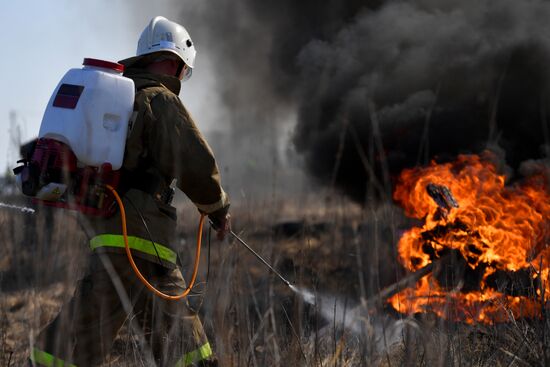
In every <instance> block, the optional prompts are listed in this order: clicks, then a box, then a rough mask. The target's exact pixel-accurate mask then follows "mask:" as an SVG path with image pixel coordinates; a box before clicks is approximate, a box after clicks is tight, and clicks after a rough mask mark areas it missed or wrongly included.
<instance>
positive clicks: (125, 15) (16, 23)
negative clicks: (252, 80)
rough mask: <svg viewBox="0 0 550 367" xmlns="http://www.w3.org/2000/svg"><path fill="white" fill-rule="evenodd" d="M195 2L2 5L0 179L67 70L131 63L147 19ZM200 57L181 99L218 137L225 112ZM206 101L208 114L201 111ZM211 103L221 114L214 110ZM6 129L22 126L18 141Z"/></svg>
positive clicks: (203, 52)
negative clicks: (92, 61)
mask: <svg viewBox="0 0 550 367" xmlns="http://www.w3.org/2000/svg"><path fill="white" fill-rule="evenodd" d="M193 1H197V0H190V1H186V2H182V1H179V2H175V1H163V0H156V1H146V0H94V1H86V2H84V1H74V0H50V1H39V0H32V1H6V0H4V1H2V8H1V11H0V24H2V25H3V28H4V30H5V31H4V32H2V33H0V44H2V49H3V51H2V57H0V70H2V71H3V73H2V84H3V88H0V173H4V172H5V171H6V169H11V168H13V167H14V166H15V165H16V163H15V161H16V160H17V158H18V155H17V152H16V151H15V149H14V145H13V143H12V142H11V140H12V139H10V135H12V136H15V138H16V140H17V137H18V136H19V139H18V140H21V141H23V142H25V141H27V140H30V139H31V138H33V137H36V136H37V135H38V131H39V128H40V122H41V120H42V115H43V113H44V109H45V107H46V105H47V103H48V100H49V98H50V96H51V93H52V92H53V90H54V88H55V87H56V85H57V83H58V82H59V80H60V79H61V78H62V77H63V75H64V74H65V72H66V71H67V70H69V69H71V68H79V67H81V65H82V60H83V59H84V58H85V57H92V58H98V59H104V60H110V61H116V60H120V59H124V58H126V57H129V56H133V55H134V54H135V50H136V45H137V40H138V38H139V35H140V34H141V32H142V30H143V29H144V28H145V26H146V25H147V24H148V22H149V20H150V19H151V18H153V17H154V16H156V15H163V16H166V17H167V18H169V19H170V15H171V14H172V15H174V19H175V18H176V17H177V16H179V15H180V14H182V13H184V7H185V6H186V4H189V3H191V5H192V3H193ZM176 14H177V15H176ZM6 30H7V31H6ZM189 32H190V33H191V37H193V32H192V30H189ZM197 50H198V52H197V63H196V68H195V70H194V73H193V77H192V78H191V80H190V81H188V82H186V83H184V84H183V86H182V92H181V94H180V98H181V99H182V100H183V102H184V104H185V105H186V107H187V108H188V109H189V110H190V112H191V114H192V115H193V116H194V117H195V120H196V122H197V125H198V126H199V128H200V129H201V130H202V131H203V132H205V133H206V134H208V132H209V131H214V130H220V129H222V130H223V127H221V126H219V125H217V123H216V121H217V118H218V116H219V114H220V113H222V112H223V106H222V104H221V103H217V102H216V98H217V97H216V95H215V94H213V93H212V91H213V90H214V89H215V87H216V84H215V83H216V81H215V80H214V78H213V77H212V73H209V72H208V70H209V68H211V67H212V65H209V63H208V62H209V58H208V57H207V55H208V50H207V49H205V48H203V49H201V45H197ZM206 99H208V100H209V103H210V104H209V108H206V107H205V106H204V103H202V101H204V100H206ZM213 102H214V104H215V105H216V106H218V107H216V108H212V103H213ZM10 121H14V122H15V123H16V124H17V125H18V126H19V131H20V133H19V134H16V133H14V129H13V128H11V129H10V125H12V124H11V123H10Z"/></svg>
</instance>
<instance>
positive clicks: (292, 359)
mask: <svg viewBox="0 0 550 367" xmlns="http://www.w3.org/2000/svg"><path fill="white" fill-rule="evenodd" d="M332 197H333V199H332V200H330V201H326V200H324V201H322V202H319V201H318V200H315V199H314V198H308V197H303V198H300V199H299V200H287V201H284V202H282V201H276V200H265V201H261V200H258V201H256V202H253V201H247V202H245V205H238V204H236V205H234V206H233V211H232V213H233V218H234V221H233V227H234V229H235V231H236V232H238V233H239V234H240V235H241V236H242V237H243V238H245V239H246V240H247V241H248V242H249V244H250V245H251V246H253V247H254V248H255V249H256V250H257V251H258V252H259V253H260V254H262V256H265V258H266V259H267V260H268V261H269V262H270V263H271V264H273V265H274V266H275V267H276V268H277V269H279V270H280V271H281V273H282V274H283V275H284V276H285V277H287V278H288V279H289V280H290V281H291V282H292V283H293V284H296V285H297V286H298V287H300V288H301V289H304V290H309V291H311V292H312V293H313V294H314V295H315V297H316V301H317V302H316V303H315V304H313V305H312V304H309V303H308V302H305V301H304V299H302V297H300V296H299V295H298V294H296V293H294V292H292V291H291V290H290V289H289V288H288V287H287V286H286V285H285V284H284V283H282V282H280V281H279V280H278V278H276V277H274V276H273V274H270V273H269V272H268V270H267V269H266V268H265V267H263V266H262V265H261V264H260V263H259V262H258V261H257V260H256V259H255V258H254V257H252V256H251V255H250V254H249V253H248V252H247V251H246V250H245V249H244V248H243V247H241V246H240V245H239V244H238V243H236V242H235V241H228V242H225V243H219V242H217V241H216V240H212V243H211V248H210V265H209V266H208V261H207V253H208V245H207V243H208V241H205V242H206V243H205V246H204V248H203V249H204V250H203V256H202V264H201V268H200V277H199V284H198V285H197V288H196V289H197V291H200V292H202V294H201V295H195V296H192V297H190V298H189V302H190V304H191V305H192V306H193V307H195V308H196V309H197V310H198V311H199V313H200V315H201V318H202V320H203V323H204V326H205V328H206V331H207V333H208V335H209V338H210V341H211V343H212V344H213V346H214V350H215V352H216V354H217V356H218V358H219V360H220V362H221V365H222V366H547V365H549V363H550V339H549V334H550V319H549V318H548V316H547V315H548V311H549V309H548V307H547V306H548V304H546V308H543V314H542V315H541V318H540V319H531V320H527V319H513V318H510V320H509V322H506V323H501V324H497V325H485V324H474V325H468V324H465V323H456V322H455V323H451V322H448V321H445V320H443V319H440V318H437V317H436V316H435V315H433V314H430V313H425V314H421V315H400V314H398V313H396V312H395V311H393V310H392V309H391V308H390V307H389V306H388V305H386V304H383V303H378V304H377V305H375V306H374V307H370V308H368V309H367V308H365V307H363V306H362V304H364V302H365V300H366V299H368V298H369V297H371V296H372V295H375V294H376V293H378V292H379V291H380V289H382V288H383V287H385V286H387V285H390V284H392V283H393V282H395V281H396V280H397V279H399V278H401V277H403V276H404V275H405V271H404V270H403V269H402V268H401V267H400V265H399V264H398V262H397V260H396V258H397V256H396V252H395V251H396V249H395V244H396V242H397V240H398V238H399V235H400V234H401V233H402V231H403V230H404V229H406V228H407V226H408V225H410V223H409V222H408V220H407V219H406V218H405V217H404V216H403V214H402V213H401V210H400V209H399V208H396V207H394V206H392V205H385V206H379V207H376V208H372V209H361V208H359V207H358V206H356V205H355V204H353V203H350V202H348V201H346V200H345V199H343V198H340V197H338V196H332ZM335 197H336V198H337V199H334V198H335ZM9 200H10V199H9V198H5V200H3V201H9ZM179 209H180V217H181V220H180V223H181V226H180V227H179V230H178V233H179V238H180V239H181V243H182V253H181V255H182V259H183V263H184V265H185V269H184V275H185V274H186V272H189V271H190V266H191V261H192V260H191V259H192V256H193V254H192V251H193V247H194V236H195V235H194V233H195V226H196V222H197V220H198V216H197V215H195V211H194V209H193V208H192V207H191V206H190V205H189V204H188V203H184V204H181V205H179ZM273 213H277V214H276V215H273ZM0 230H1V235H2V238H3V239H4V241H3V245H2V247H1V248H0V254H1V256H0V286H1V288H0V292H1V298H0V365H2V366H19V365H21V364H22V363H23V362H24V360H25V358H26V355H27V353H28V350H29V345H30V340H31V338H32V336H33V335H36V334H37V333H38V332H39V330H40V329H41V328H43V327H45V326H46V325H47V323H48V322H49V321H50V320H51V319H52V318H53V317H54V316H55V315H56V313H57V312H58V310H59V308H60V307H61V305H62V303H63V302H65V301H67V300H68V299H69V298H70V296H71V294H72V292H73V291H74V286H75V282H76V280H77V279H78V276H79V275H80V274H81V273H82V269H83V267H84V265H85V261H86V254H87V249H86V235H85V233H84V232H83V231H82V229H81V227H80V226H79V224H78V221H77V219H76V217H75V215H74V213H71V212H64V211H61V210H56V211H53V212H50V211H48V210H39V211H38V212H37V213H36V214H35V215H28V214H23V213H20V212H17V211H15V210H3V211H1V212H0ZM205 235H207V233H205ZM189 252H191V253H189ZM208 269H209V270H210V271H209V279H208V284H207V285H206V284H205V283H204V282H205V280H206V273H207V270H208ZM545 297H547V296H545ZM139 337H140V336H139V335H138V334H136V332H135V331H134V330H132V328H130V327H128V326H127V324H125V326H124V327H123V329H122V330H121V331H120V333H119V337H118V339H117V340H116V341H115V344H114V346H113V351H112V353H111V355H110V357H109V360H108V361H106V362H105V364H104V366H139V365H147V364H146V362H145V360H144V359H143V358H142V356H141V355H140V350H139V348H138V347H137V345H139V343H137V340H139Z"/></svg>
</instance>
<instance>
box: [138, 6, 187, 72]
mask: <svg viewBox="0 0 550 367" xmlns="http://www.w3.org/2000/svg"><path fill="white" fill-rule="evenodd" d="M162 51H166V52H171V53H173V54H175V55H177V56H178V57H179V58H180V59H181V60H182V61H183V62H185V64H186V65H187V66H188V67H189V71H191V69H192V68H193V67H194V66H195V56H196V55H197V51H196V49H195V45H194V44H193V41H192V40H191V37H190V36H189V33H188V32H187V30H186V29H185V28H184V27H183V26H181V25H179V24H178V23H175V22H172V21H170V20H168V19H166V18H165V17H161V16H157V17H154V18H153V19H151V22H149V25H148V26H147V27H145V29H144V30H143V32H142V33H141V36H140V37H139V41H138V46H137V52H136V56H143V55H147V54H151V53H153V52H162ZM189 76H190V75H189Z"/></svg>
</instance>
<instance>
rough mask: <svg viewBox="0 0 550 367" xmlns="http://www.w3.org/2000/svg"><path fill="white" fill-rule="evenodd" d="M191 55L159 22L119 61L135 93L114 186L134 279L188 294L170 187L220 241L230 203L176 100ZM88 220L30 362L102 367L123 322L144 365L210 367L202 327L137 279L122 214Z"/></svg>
mask: <svg viewBox="0 0 550 367" xmlns="http://www.w3.org/2000/svg"><path fill="white" fill-rule="evenodd" d="M195 55H196V50H195V46H194V44H193V41H192V40H191V38H190V36H189V34H188V33H187V31H186V30H185V28H184V27H182V26H181V25H179V24H177V23H174V22H172V21H169V20H168V19H166V18H164V17H160V16H158V17H155V18H154V19H152V20H151V22H150V23H149V25H148V26H147V27H146V28H145V30H144V31H143V33H142V34H141V36H140V38H139V42H138V47H137V54H136V56H135V57H131V58H128V59H125V60H122V61H120V63H121V64H123V65H124V66H125V73H124V75H125V76H126V77H128V78H131V79H133V81H134V83H135V87H136V95H135V104H134V114H133V117H132V120H131V122H130V130H129V133H128V138H127V143H126V151H125V155H124V163H123V167H122V180H121V183H120V185H119V187H118V191H119V194H121V196H122V197H123V203H124V206H125V207H126V219H127V226H128V236H129V246H130V248H131V249H132V254H133V256H134V258H135V261H136V264H137V266H138V268H139V269H140V271H141V273H142V274H143V275H144V276H145V277H146V278H147V279H148V281H149V282H151V283H152V284H153V285H154V286H155V287H156V288H158V289H159V290H161V291H163V292H165V293H169V294H178V293H181V290H182V289H183V288H185V282H184V279H183V277H182V275H181V272H180V270H179V269H178V267H177V256H176V252H175V247H174V243H175V241H174V240H175V227H176V221H177V219H176V210H175V208H174V207H173V206H171V200H172V197H173V189H172V187H171V186H173V185H171V184H173V183H174V182H175V184H176V185H177V187H178V188H179V189H181V190H182V191H183V192H184V193H185V194H186V195H187V196H188V197H189V198H190V199H191V201H193V203H194V204H195V205H196V206H197V208H198V210H199V211H200V212H202V213H204V214H207V215H208V217H209V219H210V220H211V221H212V222H213V223H214V228H216V229H217V237H218V238H219V239H223V238H224V236H225V235H226V234H227V232H228V231H229V214H228V208H229V199H228V196H227V195H226V194H225V192H224V191H223V189H222V187H221V184H220V176H219V172H218V168H217V165H216V161H215V159H214V156H213V154H212V151H211V149H210V148H209V146H208V144H207V143H206V141H205V140H204V138H203V136H202V135H201V133H200V132H199V130H198V129H197V127H196V125H195V123H194V122H193V119H192V118H191V116H190V115H189V113H188V112H187V110H186V109H185V107H184V106H183V105H182V103H181V101H180V99H179V98H178V94H179V92H180V87H181V81H183V80H187V79H189V78H190V77H191V73H192V70H193V67H194V62H195ZM86 221H87V223H88V225H89V227H90V228H91V229H93V233H94V235H93V237H92V238H91V239H90V247H91V250H92V254H91V256H90V257H91V258H90V262H89V265H88V268H87V272H86V275H85V276H84V278H83V279H81V280H80V281H79V282H78V284H77V288H76V291H75V294H74V296H73V298H72V300H71V301H70V302H69V303H68V304H66V305H65V306H63V308H62V310H61V312H60V313H59V315H58V316H57V317H56V318H55V320H54V321H53V322H52V323H51V324H50V325H48V326H47V328H46V329H45V330H44V331H43V332H41V333H40V335H39V336H38V337H37V339H36V342H35V343H34V345H33V346H32V350H31V361H32V364H33V365H36V366H79V367H81V366H92V365H96V364H99V363H101V362H102V361H103V360H104V359H105V357H106V356H107V355H108V354H109V352H110V350H111V347H112V344H113V341H114V339H115V337H116V335H117V333H118V331H119V329H120V328H121V326H122V325H123V323H125V322H126V323H128V324H129V326H130V327H131V329H132V330H134V331H135V330H138V331H139V333H140V334H141V339H140V340H141V341H142V343H141V344H140V349H141V351H142V355H143V357H142V358H143V361H145V364H146V365H149V364H156V365H159V366H181V367H182V366H213V365H216V364H217V362H216V359H215V357H214V355H213V351H212V347H211V345H210V344H209V342H208V340H207V338H206V335H205V333H204V330H203V327H202V324H201V322H200V320H199V318H198V316H197V315H196V314H195V313H194V312H193V311H191V310H190V308H189V307H188V305H187V303H186V302H184V301H171V300H164V299H161V298H159V297H157V296H155V295H154V294H152V293H151V292H150V291H149V290H148V289H146V288H145V286H144V285H143V284H142V283H141V282H140V280H138V278H137V277H136V275H135V274H134V272H133V270H132V268H131V267H130V265H129V262H128V259H127V257H126V255H125V252H124V241H123V236H122V235H121V233H122V232H121V224H120V223H121V218H120V212H119V211H118V210H117V211H116V213H115V214H113V215H112V216H110V217H108V218H93V217H86ZM148 358H149V359H148ZM153 361H154V362H153Z"/></svg>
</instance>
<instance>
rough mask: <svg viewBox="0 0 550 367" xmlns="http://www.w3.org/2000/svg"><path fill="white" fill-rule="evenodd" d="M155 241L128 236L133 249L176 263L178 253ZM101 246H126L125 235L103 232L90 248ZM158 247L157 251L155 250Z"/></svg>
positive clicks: (91, 241) (91, 242) (129, 244)
mask: <svg viewBox="0 0 550 367" xmlns="http://www.w3.org/2000/svg"><path fill="white" fill-rule="evenodd" d="M154 244H155V246H154V247H153V243H152V242H151V241H149V240H144V239H143V238H139V237H133V236H128V246H130V248H131V249H132V250H136V251H140V252H143V253H146V254H147V255H151V256H155V257H156V256H157V252H158V256H159V257H160V258H161V259H162V260H166V261H169V262H171V263H172V264H176V258H177V255H176V253H175V252H174V251H172V250H170V249H169V248H168V247H165V246H163V245H161V244H159V243H156V242H155V243H154ZM99 247H119V248H124V237H123V236H122V235H119V234H101V235H99V236H95V237H94V238H92V239H91V240H90V248H91V249H92V250H95V249H96V248H99ZM155 248H156V251H155Z"/></svg>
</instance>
